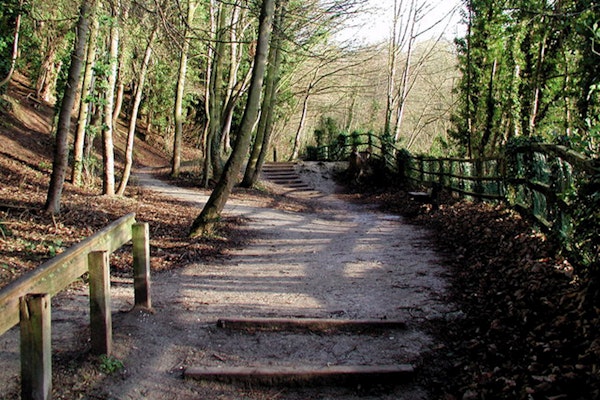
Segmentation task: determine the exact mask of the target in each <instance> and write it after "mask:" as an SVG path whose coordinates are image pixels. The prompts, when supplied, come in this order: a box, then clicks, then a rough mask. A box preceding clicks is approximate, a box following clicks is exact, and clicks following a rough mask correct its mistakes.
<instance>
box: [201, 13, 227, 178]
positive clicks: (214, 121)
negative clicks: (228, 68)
mask: <svg viewBox="0 0 600 400" xmlns="http://www.w3.org/2000/svg"><path fill="white" fill-rule="evenodd" d="M225 8H226V6H225V5H224V4H220V5H219V6H218V16H217V19H218V23H217V29H216V32H215V35H216V36H215V37H214V43H215V50H214V52H213V59H212V60H209V62H211V63H212V67H211V78H210V97H209V99H208V104H209V120H208V132H207V138H206V155H207V156H206V157H205V160H204V185H205V186H208V181H209V180H210V178H211V177H212V178H213V179H218V178H219V177H220V175H221V171H222V169H223V166H222V159H221V146H220V144H221V126H222V119H221V117H222V113H223V68H224V66H225V41H226V40H227V37H226V36H225V34H226V32H225V31H226V27H225V24H226V21H227V19H226V14H227V13H226V9H225Z"/></svg>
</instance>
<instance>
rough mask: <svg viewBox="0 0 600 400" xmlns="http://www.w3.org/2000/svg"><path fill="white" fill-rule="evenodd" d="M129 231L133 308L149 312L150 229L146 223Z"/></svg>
mask: <svg viewBox="0 0 600 400" xmlns="http://www.w3.org/2000/svg"><path fill="white" fill-rule="evenodd" d="M131 229H132V238H133V239H132V240H133V279H134V283H133V286H134V295H135V307H141V308H146V309H149V310H150V309H152V302H151V301H150V229H149V227H148V224H146V223H140V224H134V225H133V226H132V228H131Z"/></svg>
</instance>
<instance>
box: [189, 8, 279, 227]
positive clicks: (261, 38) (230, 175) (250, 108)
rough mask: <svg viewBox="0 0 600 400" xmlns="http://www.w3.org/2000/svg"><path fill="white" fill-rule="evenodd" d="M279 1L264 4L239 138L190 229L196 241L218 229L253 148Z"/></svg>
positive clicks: (237, 136) (237, 137) (238, 133)
mask: <svg viewBox="0 0 600 400" xmlns="http://www.w3.org/2000/svg"><path fill="white" fill-rule="evenodd" d="M274 3H275V0H263V1H262V6H261V12H260V17H259V26H258V40H257V45H256V54H255V56H254V67H253V69H252V79H251V83H250V88H249V91H248V99H247V102H246V108H245V110H244V115H243V117H242V121H241V124H240V128H239V131H238V132H237V135H236V141H235V145H234V147H233V152H232V153H231V156H230V157H229V159H228V160H227V163H226V164H225V168H224V170H223V174H222V175H221V178H220V179H219V182H218V183H217V185H216V187H215V189H214V190H213V192H212V194H211V196H210V198H209V199H208V201H207V203H206V205H205V206H204V208H203V209H202V212H201V213H200V215H199V216H198V217H197V218H196V219H195V220H194V222H193V224H192V227H191V229H190V236H191V237H195V236H199V235H202V234H203V233H206V232H211V231H212V230H214V228H215V225H216V224H217V221H218V219H219V217H220V215H221V212H222V211H223V208H224V207H225V203H226V202H227V199H228V198H229V194H230V193H231V190H232V189H233V185H234V184H235V183H236V179H237V175H238V174H239V172H240V171H241V168H242V165H243V162H244V158H245V156H246V154H247V151H248V148H249V146H250V139H251V136H252V130H253V129H254V124H255V123H256V119H257V118H258V114H259V111H260V97H261V92H262V86H263V80H264V75H265V69H266V64H267V56H268V52H269V43H270V36H271V27H272V22H273V12H274Z"/></svg>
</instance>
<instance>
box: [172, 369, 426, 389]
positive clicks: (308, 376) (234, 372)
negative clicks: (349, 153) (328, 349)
mask: <svg viewBox="0 0 600 400" xmlns="http://www.w3.org/2000/svg"><path fill="white" fill-rule="evenodd" d="M413 374H414V367H413V366H412V365H410V364H399V365H359V366H346V365H336V366H328V367H321V368H319V367H317V368H315V367H283V366H269V367H223V368H218V367H188V368H186V369H185V370H184V373H183V376H184V378H188V379H197V380H205V381H220V382H243V383H251V384H252V383H254V384H262V385H290V386H299V385H302V386H306V385H335V384H337V385H353V386H356V385H357V384H375V383H388V384H401V383H405V382H407V381H408V380H410V379H411V378H412V376H413Z"/></svg>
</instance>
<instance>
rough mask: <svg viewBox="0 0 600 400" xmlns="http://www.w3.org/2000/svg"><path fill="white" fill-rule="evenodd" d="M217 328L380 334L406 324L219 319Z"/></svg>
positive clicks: (323, 319) (404, 327)
mask: <svg viewBox="0 0 600 400" xmlns="http://www.w3.org/2000/svg"><path fill="white" fill-rule="evenodd" d="M217 326H218V327H220V328H224V329H232V330H243V331H249V332H254V331H270V332H280V331H288V332H381V331H383V330H389V329H406V323H405V322H404V321H398V320H389V319H360V320H356V319H354V320H353V319H332V318H220V319H219V320H218V321H217Z"/></svg>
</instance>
